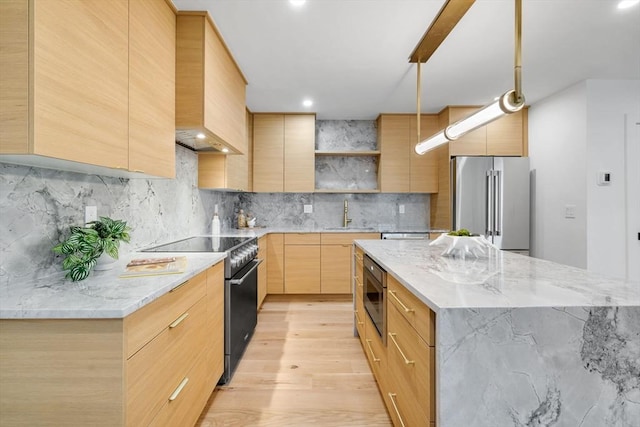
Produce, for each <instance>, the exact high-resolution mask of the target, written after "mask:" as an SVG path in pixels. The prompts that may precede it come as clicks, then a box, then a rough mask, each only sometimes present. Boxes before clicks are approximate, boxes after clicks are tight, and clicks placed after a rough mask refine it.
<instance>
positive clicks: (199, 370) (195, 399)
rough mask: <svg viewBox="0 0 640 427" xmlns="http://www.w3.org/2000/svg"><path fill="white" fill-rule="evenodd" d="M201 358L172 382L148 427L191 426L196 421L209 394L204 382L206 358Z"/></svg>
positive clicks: (205, 381) (209, 391)
mask: <svg viewBox="0 0 640 427" xmlns="http://www.w3.org/2000/svg"><path fill="white" fill-rule="evenodd" d="M203 356H204V355H200V357H199V358H198V359H197V361H196V363H195V364H194V366H193V367H192V368H191V369H190V370H189V371H188V372H187V373H186V375H184V376H183V377H181V378H179V379H178V380H177V381H175V382H174V384H173V386H172V387H171V391H170V392H169V394H167V395H166V398H165V400H164V401H163V403H164V406H163V407H162V409H160V412H159V413H158V415H157V416H156V417H155V418H154V419H153V421H152V422H151V424H149V426H150V427H173V426H192V425H195V423H196V421H198V417H200V413H201V412H202V409H203V408H204V406H205V405H206V403H207V401H208V400H209V396H210V394H211V390H210V389H209V387H208V386H207V380H206V373H207V358H206V357H203ZM172 398H173V399H172Z"/></svg>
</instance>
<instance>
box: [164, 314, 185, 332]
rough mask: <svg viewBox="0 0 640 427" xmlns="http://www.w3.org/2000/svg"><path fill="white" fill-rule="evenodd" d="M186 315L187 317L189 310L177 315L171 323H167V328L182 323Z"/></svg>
mask: <svg viewBox="0 0 640 427" xmlns="http://www.w3.org/2000/svg"><path fill="white" fill-rule="evenodd" d="M187 317H189V312H186V313H184V314H183V315H182V316H180V317H178V318H177V319H176V320H174V321H173V323H172V324H170V325H169V329H173V328H175V327H176V326H178V325H179V324H180V323H182V321H183V320H184V319H186V318H187Z"/></svg>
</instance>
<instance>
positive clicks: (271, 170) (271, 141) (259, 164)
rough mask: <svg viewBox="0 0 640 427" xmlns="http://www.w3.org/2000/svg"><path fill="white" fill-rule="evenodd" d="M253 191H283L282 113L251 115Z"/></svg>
mask: <svg viewBox="0 0 640 427" xmlns="http://www.w3.org/2000/svg"><path fill="white" fill-rule="evenodd" d="M253 191H256V192H282V191H284V115H282V114H254V116H253Z"/></svg>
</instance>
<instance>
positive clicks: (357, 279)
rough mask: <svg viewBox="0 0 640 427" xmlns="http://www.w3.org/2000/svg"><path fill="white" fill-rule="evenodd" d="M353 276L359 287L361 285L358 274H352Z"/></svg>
mask: <svg viewBox="0 0 640 427" xmlns="http://www.w3.org/2000/svg"><path fill="white" fill-rule="evenodd" d="M353 278H354V279H355V281H356V283H357V284H358V287H359V288H361V287H362V286H363V285H362V283H360V278H359V277H358V276H353Z"/></svg>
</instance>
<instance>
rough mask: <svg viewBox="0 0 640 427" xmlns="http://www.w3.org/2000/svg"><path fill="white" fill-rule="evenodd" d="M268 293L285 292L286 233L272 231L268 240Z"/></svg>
mask: <svg viewBox="0 0 640 427" xmlns="http://www.w3.org/2000/svg"><path fill="white" fill-rule="evenodd" d="M267 258H268V259H269V264H268V265H267V294H283V293H284V234H282V233H270V234H269V239H268V240H267Z"/></svg>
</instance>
